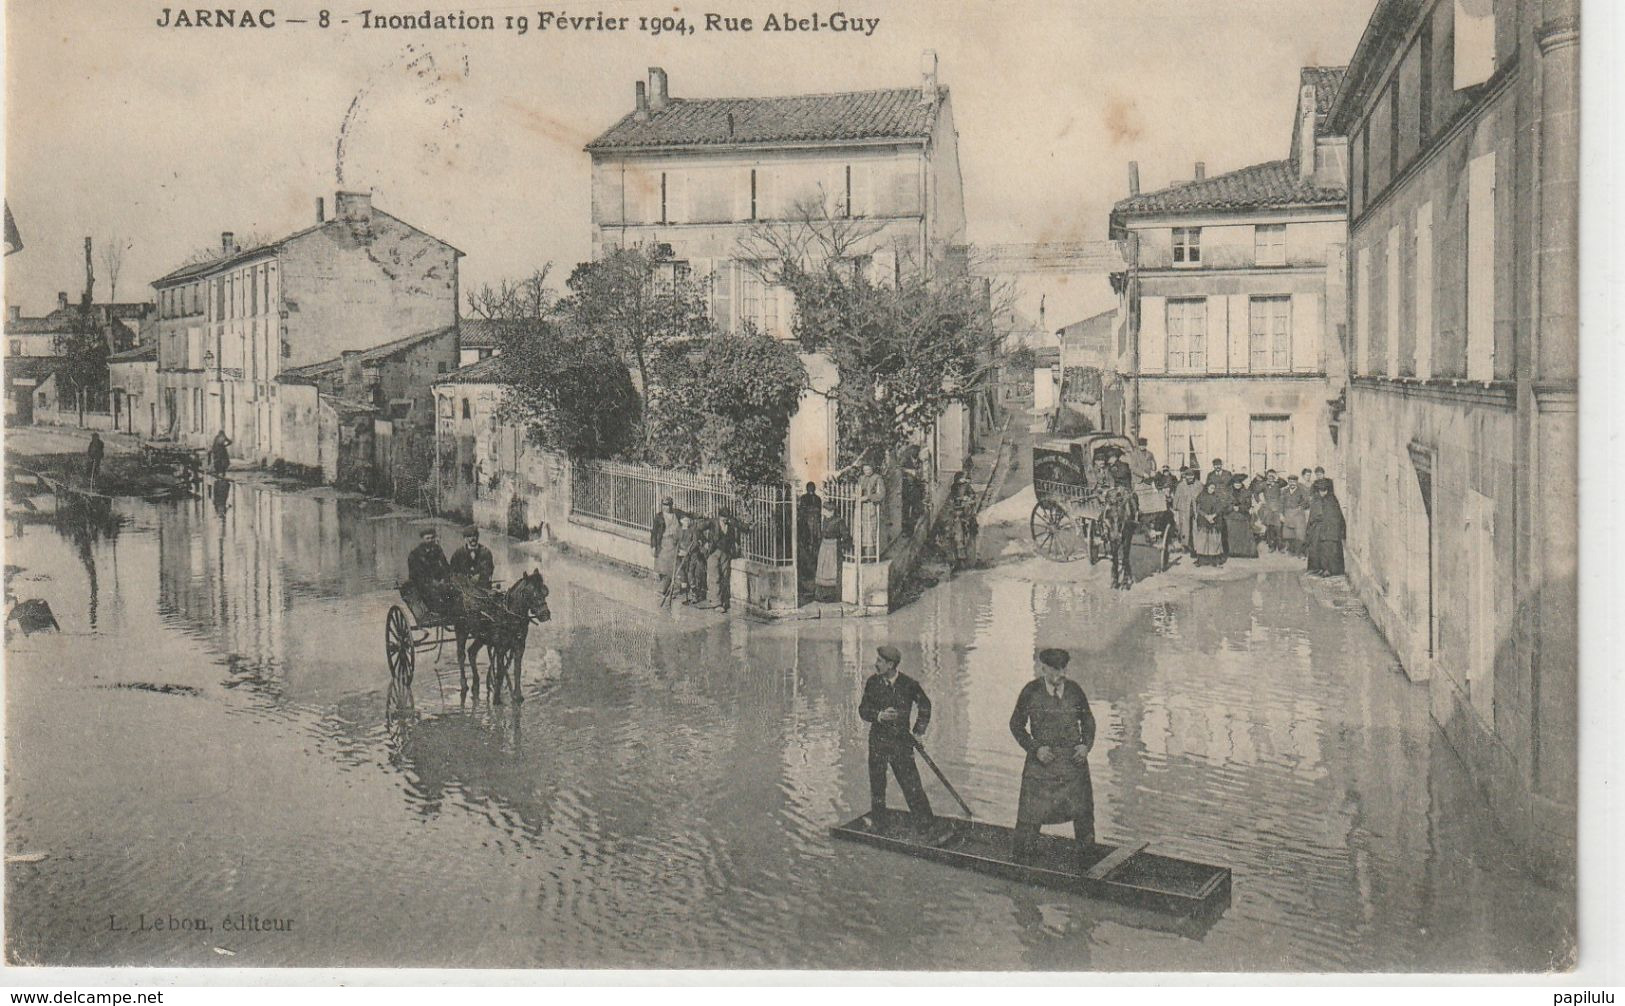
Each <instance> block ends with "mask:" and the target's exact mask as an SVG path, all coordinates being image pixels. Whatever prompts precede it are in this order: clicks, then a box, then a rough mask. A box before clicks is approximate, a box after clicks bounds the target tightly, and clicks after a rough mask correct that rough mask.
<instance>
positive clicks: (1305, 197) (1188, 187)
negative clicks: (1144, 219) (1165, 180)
mask: <svg viewBox="0 0 1625 1006" xmlns="http://www.w3.org/2000/svg"><path fill="white" fill-rule="evenodd" d="M1347 196H1348V192H1347V190H1346V189H1344V188H1342V187H1341V186H1339V187H1336V188H1322V187H1320V186H1317V185H1315V184H1314V183H1313V182H1312V181H1305V180H1303V179H1301V178H1299V177H1298V172H1297V169H1296V168H1294V167H1293V164H1292V162H1291V161H1290V160H1286V161H1269V162H1266V163H1264V164H1254V165H1252V166H1251V167H1246V168H1242V169H1240V170H1239V171H1231V172H1228V173H1227V174H1223V175H1214V176H1213V177H1212V178H1205V179H1203V180H1202V181H1199V182H1181V183H1180V184H1178V185H1171V186H1169V187H1168V188H1166V189H1160V190H1158V191H1156V192H1144V193H1141V194H1140V195H1137V196H1130V197H1128V198H1127V199H1124V200H1122V201H1121V202H1119V203H1118V204H1117V205H1116V206H1114V207H1112V216H1113V218H1118V219H1120V218H1122V217H1125V216H1149V215H1153V214H1161V213H1193V212H1202V211H1211V210H1256V209H1278V208H1284V207H1292V206H1339V205H1342V204H1343V202H1344V201H1345V199H1346V198H1347Z"/></svg>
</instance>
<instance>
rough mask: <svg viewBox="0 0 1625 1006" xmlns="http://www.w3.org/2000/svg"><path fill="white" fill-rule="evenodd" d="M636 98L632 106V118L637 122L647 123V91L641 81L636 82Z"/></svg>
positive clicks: (645, 85) (646, 86)
mask: <svg viewBox="0 0 1625 1006" xmlns="http://www.w3.org/2000/svg"><path fill="white" fill-rule="evenodd" d="M636 92H637V93H636V97H635V99H634V101H633V104H632V118H633V119H634V120H636V121H638V122H648V121H649V91H648V85H647V84H645V83H644V82H643V81H641V80H640V81H638V82H637V87H636Z"/></svg>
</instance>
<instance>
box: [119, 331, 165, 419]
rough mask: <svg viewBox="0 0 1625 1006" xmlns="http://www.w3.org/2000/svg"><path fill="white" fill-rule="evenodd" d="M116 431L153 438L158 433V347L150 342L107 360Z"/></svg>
mask: <svg viewBox="0 0 1625 1006" xmlns="http://www.w3.org/2000/svg"><path fill="white" fill-rule="evenodd" d="M107 387H108V392H109V394H108V397H109V399H110V404H111V407H112V413H113V419H112V422H113V429H115V430H121V431H123V432H125V433H134V434H139V435H141V436H146V437H151V436H156V435H157V433H158V346H157V345H156V344H155V343H151V342H147V343H143V344H141V345H139V346H136V347H134V348H133V349H126V350H124V351H122V352H119V353H114V354H113V355H112V356H109V357H108V358H107Z"/></svg>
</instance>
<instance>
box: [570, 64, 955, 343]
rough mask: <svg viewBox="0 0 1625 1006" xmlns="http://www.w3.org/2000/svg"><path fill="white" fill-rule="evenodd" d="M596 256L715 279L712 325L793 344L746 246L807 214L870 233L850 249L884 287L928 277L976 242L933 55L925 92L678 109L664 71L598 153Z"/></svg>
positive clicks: (697, 102) (786, 320)
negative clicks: (635, 259)
mask: <svg viewBox="0 0 1625 1006" xmlns="http://www.w3.org/2000/svg"><path fill="white" fill-rule="evenodd" d="M587 152H588V153H589V154H591V155H592V224H593V227H592V245H593V255H594V257H595V258H596V257H600V256H602V255H604V254H605V253H607V252H610V251H613V250H615V249H618V248H631V247H636V246H643V247H645V248H646V249H653V250H656V251H657V252H658V253H659V254H661V255H662V256H663V257H664V258H665V259H667V263H666V264H665V265H664V266H662V268H665V269H670V270H672V271H673V273H675V274H680V275H693V276H695V277H697V278H704V277H706V276H710V277H712V279H713V283H712V287H711V297H712V301H711V308H712V315H713V316H714V317H715V318H716V319H717V321H718V322H719V323H720V324H721V325H722V326H723V327H725V328H737V327H738V326H740V325H742V324H744V323H751V324H754V325H755V326H756V328H757V329H758V330H760V331H762V332H765V333H767V334H769V335H773V336H778V337H788V336H789V334H790V323H791V318H792V314H793V308H794V304H793V302H792V299H791V296H790V294H789V292H788V291H786V290H783V289H782V288H779V287H775V286H771V285H767V284H764V282H763V281H762V279H761V277H760V276H758V275H757V272H756V270H755V269H754V268H753V265H752V261H751V259H750V255H751V254H752V253H751V252H749V251H747V250H745V249H744V248H742V247H741V240H742V239H747V238H749V236H750V235H751V233H752V231H753V230H755V229H756V228H758V227H759V226H760V225H762V224H764V223H773V222H783V221H786V220H795V219H798V218H799V217H800V216H801V214H802V212H803V210H804V209H806V208H809V207H814V206H816V207H818V208H817V209H814V210H813V212H815V213H819V214H823V213H827V214H828V215H829V216H830V217H832V218H835V219H837V220H855V221H860V222H861V223H862V224H864V225H872V226H873V227H874V228H875V233H874V234H873V235H871V236H869V237H868V238H867V239H866V240H864V241H863V242H862V246H861V247H860V248H854V249H851V250H850V252H849V254H850V255H852V256H853V257H854V258H867V259H868V260H869V262H870V264H871V267H872V268H873V270H874V271H875V273H876V274H877V275H884V276H891V275H893V274H894V270H896V269H898V268H902V267H906V266H909V265H911V264H912V265H913V266H915V267H919V266H921V265H929V264H931V263H933V262H935V261H937V260H938V258H940V256H941V255H942V254H943V253H944V252H945V250H946V249H948V248H950V247H953V246H955V245H960V244H963V243H964V240H965V209H964V201H963V196H962V193H961V189H960V176H959V145H958V133H957V132H956V130H955V129H954V119H953V106H952V103H951V102H950V101H949V97H948V91H947V89H946V88H943V87H939V86H938V84H937V69H936V56H935V54H927V63H926V67H925V74H924V80H923V81H922V83H921V85H920V86H918V87H904V88H893V89H890V90H883V91H858V92H850V93H844V94H815V95H798V96H794V97H783V98H677V97H673V96H671V95H670V94H669V93H668V91H667V84H666V71H664V70H662V69H660V68H659V67H650V69H649V83H648V90H647V91H645V89H644V82H643V81H638V82H637V90H636V104H635V106H634V108H633V110H632V111H631V112H629V113H627V115H626V116H625V117H623V118H622V119H621V120H620V121H619V122H617V123H616V124H615V125H614V126H611V127H610V128H609V129H608V130H606V131H605V132H604V133H603V134H602V135H600V136H599V137H598V138H597V139H595V140H593V141H592V142H591V143H589V144H587Z"/></svg>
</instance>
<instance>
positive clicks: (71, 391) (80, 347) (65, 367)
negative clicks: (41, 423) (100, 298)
mask: <svg viewBox="0 0 1625 1006" xmlns="http://www.w3.org/2000/svg"><path fill="white" fill-rule="evenodd" d="M53 349H54V350H55V351H56V355H57V356H59V357H61V358H62V361H61V362H60V363H58V364H57V367H56V387H57V397H58V401H62V400H69V401H72V402H73V403H74V404H75V406H76V407H77V408H78V410H79V423H80V425H84V421H85V409H86V407H87V406H89V405H92V404H98V403H100V402H101V401H102V400H103V399H104V398H105V397H106V395H107V386H108V381H107V357H108V349H107V337H106V335H105V334H104V333H103V332H102V330H101V326H99V325H97V324H96V313H95V309H94V308H93V307H92V306H91V301H90V295H89V294H88V293H87V294H85V296H84V298H83V299H82V300H81V301H80V304H79V309H78V310H77V311H75V312H73V321H72V323H71V324H70V326H69V327H68V329H67V330H66V331H63V332H58V333H57V335H56V338H55V339H54V340H53Z"/></svg>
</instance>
